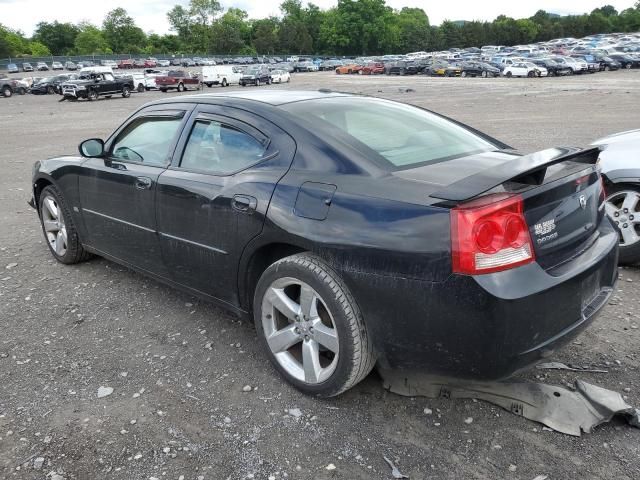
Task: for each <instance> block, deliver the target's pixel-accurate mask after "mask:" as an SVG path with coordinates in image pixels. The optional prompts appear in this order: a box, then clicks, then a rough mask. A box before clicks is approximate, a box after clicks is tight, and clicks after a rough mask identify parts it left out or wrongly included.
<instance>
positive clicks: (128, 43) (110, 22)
mask: <svg viewBox="0 0 640 480" xmlns="http://www.w3.org/2000/svg"><path fill="white" fill-rule="evenodd" d="M102 32H103V35H104V38H105V40H106V41H107V43H108V44H109V47H110V48H111V50H113V51H114V52H115V53H129V52H141V51H142V48H143V46H144V45H146V35H145V34H144V32H143V31H142V29H141V28H140V27H138V26H137V25H136V24H135V21H134V20H133V18H131V17H130V16H129V15H128V14H127V11H126V10H125V9H124V8H121V7H118V8H115V9H113V10H111V11H110V12H109V13H107V16H106V17H105V19H104V22H103V23H102Z"/></svg>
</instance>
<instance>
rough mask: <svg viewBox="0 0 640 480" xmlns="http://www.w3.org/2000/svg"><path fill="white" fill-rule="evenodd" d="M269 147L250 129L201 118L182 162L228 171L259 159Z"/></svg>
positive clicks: (194, 167)
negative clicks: (251, 133) (251, 132)
mask: <svg viewBox="0 0 640 480" xmlns="http://www.w3.org/2000/svg"><path fill="white" fill-rule="evenodd" d="M265 151H266V147H265V144H264V142H260V141H258V140H257V139H255V138H254V137H252V136H251V135H249V134H248V133H245V132H243V131H242V130H239V129H237V128H235V127H233V126H231V125H225V124H223V123H220V122H217V121H215V120H197V121H196V122H195V123H194V125H193V128H192V129H191V133H190V135H189V139H188V140H187V145H186V147H185V149H184V154H183V155H182V160H181V162H180V166H181V167H182V168H187V169H192V170H202V171H204V172H210V173H215V174H222V175H228V174H230V173H234V172H237V171H240V170H244V169H245V168H247V167H250V166H251V165H253V164H255V163H257V162H259V161H260V160H262V158H263V157H264V154H265Z"/></svg>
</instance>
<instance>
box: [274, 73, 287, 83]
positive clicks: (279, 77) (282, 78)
mask: <svg viewBox="0 0 640 480" xmlns="http://www.w3.org/2000/svg"><path fill="white" fill-rule="evenodd" d="M290 81H291V75H290V74H289V72H287V71H286V70H271V82H272V83H282V82H285V83H289V82H290Z"/></svg>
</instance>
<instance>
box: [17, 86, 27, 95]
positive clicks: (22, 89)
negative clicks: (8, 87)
mask: <svg viewBox="0 0 640 480" xmlns="http://www.w3.org/2000/svg"><path fill="white" fill-rule="evenodd" d="M26 94H27V89H26V88H24V87H20V88H19V89H18V95H26Z"/></svg>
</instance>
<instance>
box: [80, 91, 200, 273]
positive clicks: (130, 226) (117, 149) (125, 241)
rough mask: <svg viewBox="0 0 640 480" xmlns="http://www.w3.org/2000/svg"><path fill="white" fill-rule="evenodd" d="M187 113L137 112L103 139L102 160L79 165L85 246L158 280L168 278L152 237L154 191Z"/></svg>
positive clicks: (174, 109)
mask: <svg viewBox="0 0 640 480" xmlns="http://www.w3.org/2000/svg"><path fill="white" fill-rule="evenodd" d="M191 108H192V107H191V106H188V105H180V104H172V105H170V106H162V105H160V106H152V107H148V108H146V109H144V110H142V111H140V112H139V113H137V114H136V115H135V116H133V117H132V118H130V119H129V120H128V121H127V122H126V123H125V124H123V126H121V127H120V128H119V129H118V130H117V131H116V132H115V133H114V134H113V135H112V136H111V138H110V139H109V140H107V142H106V143H105V156H104V157H103V158H91V159H88V160H86V161H85V162H84V164H83V168H82V170H81V171H80V175H79V180H78V182H79V191H80V205H81V208H82V218H83V221H84V226H85V231H86V232H87V243H88V244H89V245H90V246H92V247H93V248H95V249H96V250H98V251H99V252H100V253H102V254H105V255H107V256H111V257H114V258H116V259H118V260H121V261H123V262H125V263H128V264H130V265H132V266H134V267H138V268H141V269H143V270H145V271H147V272H149V273H152V274H155V275H159V276H163V277H166V276H167V275H166V269H165V267H164V264H163V262H162V258H161V253H160V244H159V241H158V237H157V233H156V218H155V216H156V214H155V197H156V186H157V180H158V177H159V175H160V174H161V173H162V172H163V171H164V170H165V169H166V168H167V166H168V165H169V162H170V159H171V155H172V154H173V150H174V148H175V144H176V142H177V139H178V138H179V135H180V131H181V129H182V128H183V127H184V123H185V122H186V114H187V113H188V112H189V110H190V109H191Z"/></svg>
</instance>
